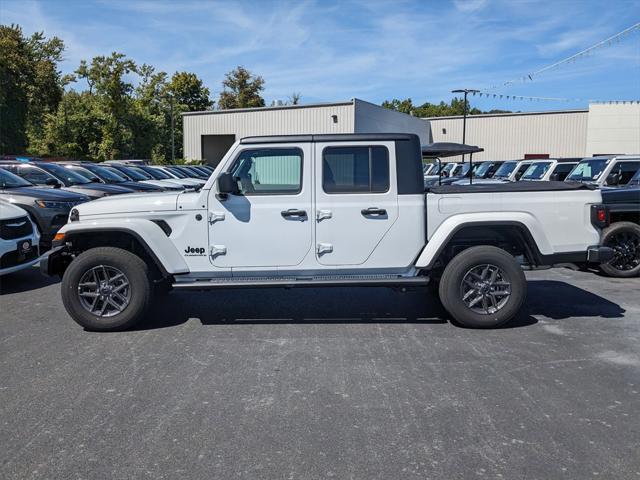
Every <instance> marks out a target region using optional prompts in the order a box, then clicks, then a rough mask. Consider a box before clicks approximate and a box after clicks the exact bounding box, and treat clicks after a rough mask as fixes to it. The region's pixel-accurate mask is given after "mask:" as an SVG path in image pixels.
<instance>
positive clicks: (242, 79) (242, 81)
mask: <svg viewBox="0 0 640 480" xmlns="http://www.w3.org/2000/svg"><path fill="white" fill-rule="evenodd" d="M222 85H223V87H224V90H223V91H222V92H221V93H220V99H219V100H218V108H221V109H224V110H227V109H233V108H250V107H264V105H265V104H264V98H262V97H261V96H260V92H262V91H263V90H264V79H263V78H262V77H260V76H254V75H253V74H252V73H251V72H249V71H248V70H247V69H245V68H244V67H242V66H239V67H237V68H236V69H235V70H232V71H230V72H229V73H227V74H226V75H225V79H224V81H223V82H222Z"/></svg>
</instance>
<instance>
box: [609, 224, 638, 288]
mask: <svg viewBox="0 0 640 480" xmlns="http://www.w3.org/2000/svg"><path fill="white" fill-rule="evenodd" d="M602 245H603V246H605V247H610V248H613V250H614V251H615V256H614V257H613V259H612V260H611V261H610V262H608V263H603V264H602V265H600V270H601V271H602V272H603V273H604V274H605V275H608V276H609V277H618V278H630V277H637V276H638V275H640V225H637V224H635V223H632V222H616V223H614V224H612V225H610V226H609V227H607V228H605V229H604V230H603V231H602Z"/></svg>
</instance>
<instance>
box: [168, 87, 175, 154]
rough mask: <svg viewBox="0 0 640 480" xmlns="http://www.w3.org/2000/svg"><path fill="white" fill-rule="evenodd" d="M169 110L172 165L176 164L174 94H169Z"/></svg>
mask: <svg viewBox="0 0 640 480" xmlns="http://www.w3.org/2000/svg"><path fill="white" fill-rule="evenodd" d="M169 105H170V107H169V110H170V112H171V163H172V164H174V163H176V142H175V136H176V132H175V120H174V119H173V94H172V93H169Z"/></svg>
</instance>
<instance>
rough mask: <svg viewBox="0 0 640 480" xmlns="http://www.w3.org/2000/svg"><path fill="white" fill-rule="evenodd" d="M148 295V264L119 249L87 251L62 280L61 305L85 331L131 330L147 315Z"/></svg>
mask: <svg viewBox="0 0 640 480" xmlns="http://www.w3.org/2000/svg"><path fill="white" fill-rule="evenodd" d="M151 296H152V283H151V279H150V276H149V271H148V267H147V264H146V263H145V262H144V261H143V260H142V259H141V258H140V257H138V256H137V255H134V254H133V253H130V252H128V251H126V250H122V249H120V248H112V247H98V248H92V249H90V250H87V251H85V252H83V253H82V254H80V255H79V256H78V257H77V258H76V259H75V260H74V261H72V262H71V264H70V265H69V267H68V268H67V270H66V271H65V273H64V276H63V277H62V302H63V303H64V306H65V308H66V310H67V312H68V313H69V315H71V318H73V320H75V321H76V322H77V323H78V324H80V325H82V326H83V327H85V328H86V329H88V330H94V331H110V330H121V329H125V328H128V327H131V326H132V325H134V324H135V323H136V322H138V321H139V320H140V319H141V318H142V317H143V316H144V314H145V313H146V311H147V309H148V307H149V304H150V302H151Z"/></svg>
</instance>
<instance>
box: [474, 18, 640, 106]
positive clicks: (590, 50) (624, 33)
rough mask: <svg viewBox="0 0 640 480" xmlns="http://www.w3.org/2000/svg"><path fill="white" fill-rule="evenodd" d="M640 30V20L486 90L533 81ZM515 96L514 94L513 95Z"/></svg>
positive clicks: (541, 98)
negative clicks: (556, 59)
mask: <svg viewBox="0 0 640 480" xmlns="http://www.w3.org/2000/svg"><path fill="white" fill-rule="evenodd" d="M638 32H640V22H638V23H636V24H635V25H632V26H630V27H629V28H626V29H624V30H622V31H621V32H618V33H616V34H615V35H612V36H610V37H609V38H605V39H604V40H602V41H600V42H598V43H596V44H594V45H592V46H590V47H589V48H586V49H584V50H582V51H580V52H578V53H576V54H574V55H571V56H570V57H567V58H564V59H562V60H559V61H557V62H555V63H552V64H551V65H547V66H546V67H543V68H540V69H538V70H536V71H534V72H531V73H527V74H526V75H522V76H520V77H517V78H515V79H512V80H507V81H506V82H503V83H500V84H496V85H492V86H490V87H489V88H487V89H486V90H488V91H492V90H496V89H498V88H501V87H508V86H511V85H514V84H517V83H527V82H532V81H533V80H534V79H535V78H536V77H538V76H540V75H541V74H543V73H545V72H548V71H549V70H554V69H557V68H559V67H561V66H562V65H565V64H568V63H573V62H575V61H576V60H579V59H581V58H584V57H586V56H589V55H590V54H591V53H593V52H594V51H595V50H598V49H600V48H606V47H610V46H612V45H614V44H615V43H620V41H621V40H622V39H624V38H627V37H629V36H630V35H631V34H633V33H638ZM483 93H484V92H483ZM511 96H512V97H513V95H511ZM515 97H520V96H518V95H515ZM526 98H527V99H528V98H532V99H538V98H539V99H540V100H554V101H574V100H571V99H546V98H543V97H526ZM575 101H583V100H581V99H576V100H575Z"/></svg>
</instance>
